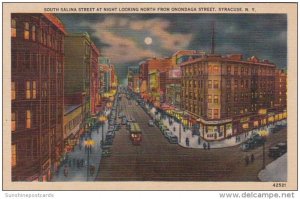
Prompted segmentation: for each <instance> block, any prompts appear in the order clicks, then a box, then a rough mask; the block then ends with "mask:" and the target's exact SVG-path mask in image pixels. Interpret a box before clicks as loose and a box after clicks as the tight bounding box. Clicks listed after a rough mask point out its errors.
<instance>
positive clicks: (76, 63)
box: [65, 33, 99, 121]
mask: <svg viewBox="0 0 300 199" xmlns="http://www.w3.org/2000/svg"><path fill="white" fill-rule="evenodd" d="M98 56H99V50H98V49H97V47H96V46H95V45H94V43H93V41H92V40H91V39H90V36H89V34H88V33H71V34H68V35H67V36H66V38H65V102H66V106H68V105H78V104H81V107H82V111H81V113H82V118H83V121H86V120H87V118H89V117H90V115H91V114H95V110H96V109H95V106H96V99H97V84H98V83H97V82H98Z"/></svg>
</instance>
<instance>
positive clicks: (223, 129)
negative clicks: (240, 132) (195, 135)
mask: <svg viewBox="0 0 300 199" xmlns="http://www.w3.org/2000/svg"><path fill="white" fill-rule="evenodd" d="M197 123H198V125H199V132H200V136H201V137H202V138H203V139H205V140H208V141H209V140H222V139H224V138H227V137H230V136H232V120H231V119H227V120H219V121H206V120H203V119H200V118H199V119H198V120H197Z"/></svg>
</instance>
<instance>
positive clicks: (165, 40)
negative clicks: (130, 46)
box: [130, 18, 193, 51]
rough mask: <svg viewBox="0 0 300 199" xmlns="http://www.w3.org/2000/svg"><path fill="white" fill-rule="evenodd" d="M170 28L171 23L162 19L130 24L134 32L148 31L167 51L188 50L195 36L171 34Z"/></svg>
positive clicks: (138, 21)
mask: <svg viewBox="0 0 300 199" xmlns="http://www.w3.org/2000/svg"><path fill="white" fill-rule="evenodd" d="M169 27H170V21H168V20H166V19H161V18H154V19H148V20H137V21H131V23H130V28H131V29H132V30H136V31H139V30H140V31H141V30H148V31H149V32H150V33H151V35H152V36H155V37H157V38H158V39H159V40H160V41H161V47H162V48H163V49H165V50H169V51H177V50H182V49H186V48H187V47H188V46H189V44H190V42H191V40H192V38H193V34H191V33H188V34H182V33H170V32H168V31H167V29H168V28H169Z"/></svg>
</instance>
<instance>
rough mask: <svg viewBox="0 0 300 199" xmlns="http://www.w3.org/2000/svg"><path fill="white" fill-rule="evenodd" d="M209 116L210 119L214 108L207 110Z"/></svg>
mask: <svg viewBox="0 0 300 199" xmlns="http://www.w3.org/2000/svg"><path fill="white" fill-rule="evenodd" d="M207 118H209V119H211V118H212V109H208V110H207Z"/></svg>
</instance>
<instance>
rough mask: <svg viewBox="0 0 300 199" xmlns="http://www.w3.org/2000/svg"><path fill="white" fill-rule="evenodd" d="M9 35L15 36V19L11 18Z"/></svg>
mask: <svg viewBox="0 0 300 199" xmlns="http://www.w3.org/2000/svg"><path fill="white" fill-rule="evenodd" d="M11 37H17V21H16V20H15V19H12V20H11Z"/></svg>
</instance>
